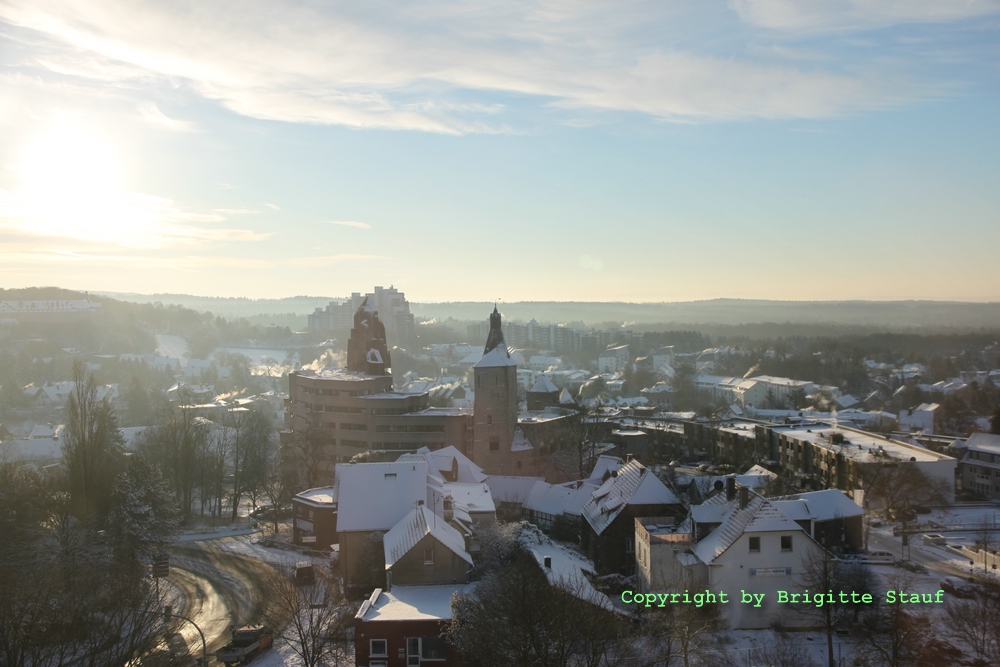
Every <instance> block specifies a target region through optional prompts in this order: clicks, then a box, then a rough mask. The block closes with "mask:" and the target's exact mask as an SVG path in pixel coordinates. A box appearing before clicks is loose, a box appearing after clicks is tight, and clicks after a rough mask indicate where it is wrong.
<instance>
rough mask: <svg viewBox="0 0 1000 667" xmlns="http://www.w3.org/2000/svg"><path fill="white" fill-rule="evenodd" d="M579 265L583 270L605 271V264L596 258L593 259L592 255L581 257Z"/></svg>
mask: <svg viewBox="0 0 1000 667" xmlns="http://www.w3.org/2000/svg"><path fill="white" fill-rule="evenodd" d="M579 264H580V266H581V268H584V269H587V270H588V271H603V270H604V262H602V261H601V260H599V259H597V258H596V257H591V256H590V255H580V260H579Z"/></svg>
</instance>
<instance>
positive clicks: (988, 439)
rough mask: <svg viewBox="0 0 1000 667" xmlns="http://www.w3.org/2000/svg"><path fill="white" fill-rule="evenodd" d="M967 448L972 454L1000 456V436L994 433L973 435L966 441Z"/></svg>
mask: <svg viewBox="0 0 1000 667" xmlns="http://www.w3.org/2000/svg"><path fill="white" fill-rule="evenodd" d="M966 447H968V449H969V451H972V452H983V453H986V454H1000V435H994V434H993V433H978V432H977V433H973V434H972V435H970V436H969V439H968V440H967V441H966Z"/></svg>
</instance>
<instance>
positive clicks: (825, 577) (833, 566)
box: [795, 550, 871, 667]
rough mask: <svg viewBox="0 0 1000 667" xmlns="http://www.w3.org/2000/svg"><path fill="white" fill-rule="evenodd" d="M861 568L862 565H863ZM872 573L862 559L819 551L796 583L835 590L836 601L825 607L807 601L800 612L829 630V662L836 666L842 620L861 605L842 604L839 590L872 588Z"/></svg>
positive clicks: (827, 637) (852, 614)
mask: <svg viewBox="0 0 1000 667" xmlns="http://www.w3.org/2000/svg"><path fill="white" fill-rule="evenodd" d="M859 568H860V569H859ZM870 582H871V573H870V572H869V571H868V567H867V566H866V565H864V564H861V563H857V564H854V563H850V564H848V563H844V562H841V561H838V560H837V559H836V558H834V557H833V556H832V555H831V554H829V553H828V552H827V551H826V550H822V551H816V552H814V553H813V554H812V555H810V556H809V557H808V558H806V559H805V561H804V562H803V564H802V569H801V572H800V573H799V574H798V575H796V576H795V584H796V586H798V587H799V588H800V589H803V590H810V591H833V593H834V599H835V601H834V602H832V603H827V604H824V605H823V606H821V607H816V606H814V605H803V606H802V609H801V610H799V613H801V614H803V616H805V617H806V618H809V619H811V620H812V621H813V622H814V624H815V625H816V626H817V627H819V628H821V629H822V630H823V632H824V633H825V634H826V651H827V663H828V664H829V667H835V665H836V659H835V657H834V651H833V646H834V644H833V636H834V633H835V632H836V629H837V627H838V626H839V625H841V624H842V623H845V622H847V620H848V619H850V618H852V617H853V616H854V615H855V614H856V613H857V612H858V605H856V604H853V603H848V604H841V603H840V602H839V596H838V593H839V592H840V591H853V592H856V593H859V594H861V593H865V592H868V591H870V590H871V589H870Z"/></svg>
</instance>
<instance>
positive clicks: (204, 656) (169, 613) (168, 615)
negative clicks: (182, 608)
mask: <svg viewBox="0 0 1000 667" xmlns="http://www.w3.org/2000/svg"><path fill="white" fill-rule="evenodd" d="M163 617H164V618H165V619H167V620H168V621H169V620H170V619H172V618H179V619H181V620H182V621H187V622H188V623H190V624H191V625H193V626H194V629H195V630H197V631H198V635H199V636H200V637H201V664H202V667H207V666H208V644H207V643H206V642H205V633H204V632H202V631H201V628H199V627H198V624H197V623H195V622H194V621H192V620H191V619H190V618H188V617H187V616H181V615H180V614H175V613H174V611H173V608H172V607H171V606H170V605H165V606H164V607H163Z"/></svg>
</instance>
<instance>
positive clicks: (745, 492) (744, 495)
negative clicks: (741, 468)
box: [740, 486, 750, 509]
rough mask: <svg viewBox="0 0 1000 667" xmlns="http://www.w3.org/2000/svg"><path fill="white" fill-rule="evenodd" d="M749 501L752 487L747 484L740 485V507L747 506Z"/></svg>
mask: <svg viewBox="0 0 1000 667" xmlns="http://www.w3.org/2000/svg"><path fill="white" fill-rule="evenodd" d="M749 502H750V489H748V488H747V487H745V486H741V487H740V509H743V508H745V507H746V506H747V503H749Z"/></svg>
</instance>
